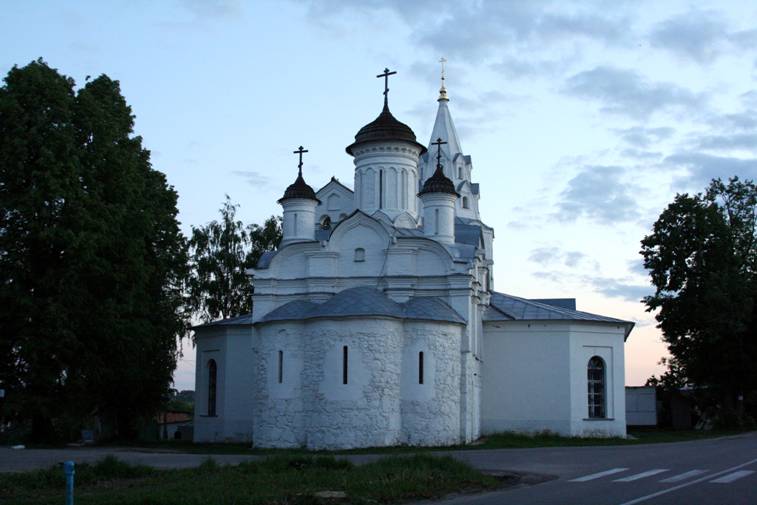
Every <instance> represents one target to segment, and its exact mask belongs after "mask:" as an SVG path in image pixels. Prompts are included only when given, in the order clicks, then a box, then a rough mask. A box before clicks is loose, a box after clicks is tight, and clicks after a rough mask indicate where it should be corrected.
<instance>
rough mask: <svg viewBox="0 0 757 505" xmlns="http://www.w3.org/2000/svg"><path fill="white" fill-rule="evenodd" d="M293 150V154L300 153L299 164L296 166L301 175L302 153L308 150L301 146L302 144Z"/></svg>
mask: <svg viewBox="0 0 757 505" xmlns="http://www.w3.org/2000/svg"><path fill="white" fill-rule="evenodd" d="M293 152H294V154H299V155H300V164H299V165H297V168H299V169H300V175H302V153H306V152H308V150H307V149H305V148H303V147H302V146H300V148H299V149H297V150H296V151H293Z"/></svg>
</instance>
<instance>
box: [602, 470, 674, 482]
mask: <svg viewBox="0 0 757 505" xmlns="http://www.w3.org/2000/svg"><path fill="white" fill-rule="evenodd" d="M669 471H670V470H668V469H667V468H655V469H654V470H647V471H646V472H641V473H637V474H635V475H629V476H628V477H623V478H622V479H617V480H615V481H614V482H633V481H635V480H641V479H644V478H646V477H651V476H652V475H657V474H658V473H662V472H669Z"/></svg>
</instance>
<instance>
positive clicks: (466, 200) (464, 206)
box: [463, 196, 468, 209]
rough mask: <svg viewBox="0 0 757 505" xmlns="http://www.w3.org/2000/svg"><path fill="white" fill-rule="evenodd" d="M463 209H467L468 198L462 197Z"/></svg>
mask: <svg viewBox="0 0 757 505" xmlns="http://www.w3.org/2000/svg"><path fill="white" fill-rule="evenodd" d="M463 208H464V209H467V208H468V197H467V196H464V197H463Z"/></svg>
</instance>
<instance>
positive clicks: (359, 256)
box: [355, 247, 365, 263]
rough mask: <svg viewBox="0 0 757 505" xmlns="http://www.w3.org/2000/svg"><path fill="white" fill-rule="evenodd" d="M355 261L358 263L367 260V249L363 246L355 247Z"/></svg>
mask: <svg viewBox="0 0 757 505" xmlns="http://www.w3.org/2000/svg"><path fill="white" fill-rule="evenodd" d="M355 261H356V262H357V263H360V262H362V261H365V249H363V248H362V247H358V248H357V249H355Z"/></svg>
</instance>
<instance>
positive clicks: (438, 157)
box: [431, 137, 447, 170]
mask: <svg viewBox="0 0 757 505" xmlns="http://www.w3.org/2000/svg"><path fill="white" fill-rule="evenodd" d="M446 143H447V142H445V141H443V140H442V138H441V137H439V138H437V139H436V142H431V145H434V146H436V168H437V169H438V170H441V168H442V146H443V145H444V144H446Z"/></svg>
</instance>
